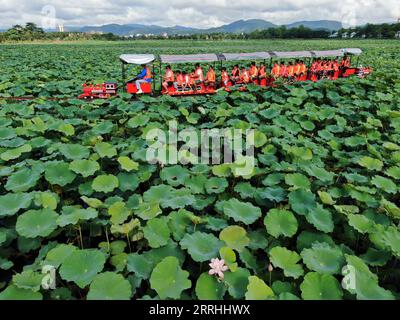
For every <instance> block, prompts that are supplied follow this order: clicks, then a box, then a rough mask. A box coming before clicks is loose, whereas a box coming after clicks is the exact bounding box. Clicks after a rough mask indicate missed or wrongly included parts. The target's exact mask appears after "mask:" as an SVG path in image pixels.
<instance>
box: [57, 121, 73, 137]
mask: <svg viewBox="0 0 400 320" xmlns="http://www.w3.org/2000/svg"><path fill="white" fill-rule="evenodd" d="M55 130H57V131H58V132H60V133H62V134H63V135H65V136H67V137H69V136H73V135H74V134H75V128H74V126H73V125H71V124H69V123H61V124H60V125H59V126H58V128H57V129H55Z"/></svg>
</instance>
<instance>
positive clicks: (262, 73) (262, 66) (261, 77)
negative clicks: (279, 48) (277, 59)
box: [258, 63, 267, 80]
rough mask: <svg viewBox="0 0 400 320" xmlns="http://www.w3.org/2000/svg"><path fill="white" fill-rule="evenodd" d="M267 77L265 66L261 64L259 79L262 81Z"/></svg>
mask: <svg viewBox="0 0 400 320" xmlns="http://www.w3.org/2000/svg"><path fill="white" fill-rule="evenodd" d="M266 77H267V73H266V71H265V64H264V63H261V65H260V69H259V70H258V78H259V79H260V80H261V79H265V78H266Z"/></svg>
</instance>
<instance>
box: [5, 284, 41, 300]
mask: <svg viewBox="0 0 400 320" xmlns="http://www.w3.org/2000/svg"><path fill="white" fill-rule="evenodd" d="M42 299H43V296H42V294H41V293H40V292H34V291H32V290H27V289H20V288H18V287H17V286H15V285H10V286H8V287H7V288H6V289H4V290H3V291H2V292H0V300H42Z"/></svg>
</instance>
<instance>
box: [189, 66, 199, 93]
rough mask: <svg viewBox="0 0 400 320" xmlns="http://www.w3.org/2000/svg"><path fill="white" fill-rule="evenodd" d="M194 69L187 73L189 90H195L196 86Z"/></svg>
mask: <svg viewBox="0 0 400 320" xmlns="http://www.w3.org/2000/svg"><path fill="white" fill-rule="evenodd" d="M196 77H197V75H196V70H195V69H193V70H192V73H191V74H190V75H189V84H190V89H191V90H197V86H196Z"/></svg>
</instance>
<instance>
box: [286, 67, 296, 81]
mask: <svg viewBox="0 0 400 320" xmlns="http://www.w3.org/2000/svg"><path fill="white" fill-rule="evenodd" d="M294 72H295V70H294V65H293V62H289V65H288V67H287V77H288V79H289V81H292V80H294V77H295V73H294Z"/></svg>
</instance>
